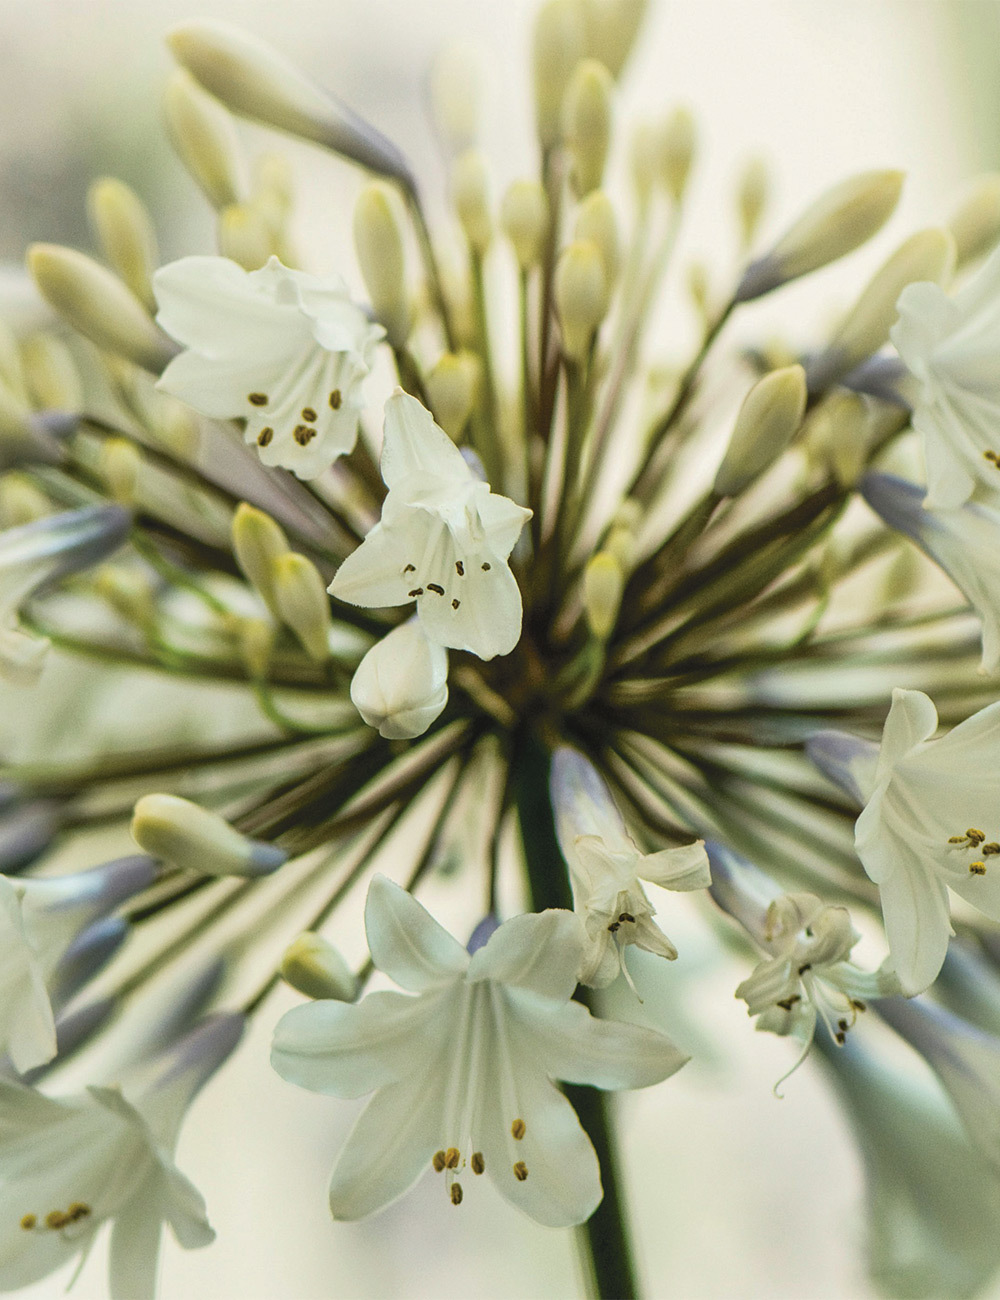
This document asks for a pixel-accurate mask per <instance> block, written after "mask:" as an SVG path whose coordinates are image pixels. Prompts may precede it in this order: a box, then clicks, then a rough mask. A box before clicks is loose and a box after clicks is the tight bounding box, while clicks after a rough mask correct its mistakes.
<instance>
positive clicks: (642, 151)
mask: <svg viewBox="0 0 1000 1300" xmlns="http://www.w3.org/2000/svg"><path fill="white" fill-rule="evenodd" d="M659 156H660V128H659V127H658V126H656V125H655V124H654V123H653V122H640V123H639V125H638V126H637V127H636V128H635V130H634V131H633V133H632V141H631V144H630V147H629V165H630V168H631V172H632V185H633V187H634V189H635V197H636V204H637V206H638V208H639V214H640V216H644V215H645V214H646V213H647V212H648V211H649V205H650V203H651V202H652V199H653V189H654V187H655V185H656V175H657V171H658V169H659Z"/></svg>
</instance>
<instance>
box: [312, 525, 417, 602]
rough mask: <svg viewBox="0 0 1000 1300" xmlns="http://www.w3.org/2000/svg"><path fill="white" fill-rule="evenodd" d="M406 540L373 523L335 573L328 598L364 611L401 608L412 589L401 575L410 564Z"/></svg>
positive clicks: (398, 533)
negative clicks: (359, 543)
mask: <svg viewBox="0 0 1000 1300" xmlns="http://www.w3.org/2000/svg"><path fill="white" fill-rule="evenodd" d="M406 541H407V539H406V537H405V536H404V535H402V534H401V533H400V531H399V530H396V529H391V530H390V529H388V528H387V527H386V526H385V524H376V525H375V527H374V528H373V529H372V530H371V532H370V533H369V534H368V536H367V537H366V538H365V540H364V541H363V542H362V543H361V545H360V546H359V547H358V548H357V550H356V551H352V552H351V554H350V555H349V556H348V557H347V559H346V560H345V561H344V562H343V564H342V565H341V566H340V568H339V569H338V570H337V573H336V576H335V577H334V579H333V581H332V582H331V583H330V586H329V591H330V593H331V595H334V596H336V597H337V598H338V599H339V600H345V601H347V602H348V604H350V605H360V606H361V607H362V608H364V609H373V608H376V607H382V606H386V605H405V604H406V603H407V602H408V601H410V600H412V599H413V597H412V596H410V595H409V592H410V590H412V587H411V586H410V585H409V579H408V577H407V575H406V574H405V573H404V572H403V570H404V568H405V567H406V565H407V564H412V563H413V560H412V559H408V558H407V551H408V549H409V548H408V547H407V545H406ZM413 549H414V550H416V547H414V548H413Z"/></svg>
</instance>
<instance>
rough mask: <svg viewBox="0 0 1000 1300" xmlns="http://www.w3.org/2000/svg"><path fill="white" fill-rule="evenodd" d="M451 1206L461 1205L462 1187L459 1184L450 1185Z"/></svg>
mask: <svg viewBox="0 0 1000 1300" xmlns="http://www.w3.org/2000/svg"><path fill="white" fill-rule="evenodd" d="M448 1194H449V1195H450V1196H451V1203H452V1205H461V1204H462V1187H461V1184H460V1183H452V1185H451V1187H450V1189H449V1193H448Z"/></svg>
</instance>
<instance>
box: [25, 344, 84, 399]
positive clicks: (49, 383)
mask: <svg viewBox="0 0 1000 1300" xmlns="http://www.w3.org/2000/svg"><path fill="white" fill-rule="evenodd" d="M21 356H22V357H23V359H24V377H25V379H26V381H27V384H28V391H29V393H30V395H31V399H32V401H33V402H34V404H35V406H37V407H38V408H39V409H40V410H43V411H79V410H80V409H81V408H82V406H83V385H82V384H81V383H80V372H79V371H78V370H77V368H76V362H75V361H74V360H73V357H72V354H71V353H70V350H69V348H68V347H67V346H66V344H65V343H64V342H63V341H62V339H58V338H56V337H55V335H53V334H33V335H32V336H31V337H30V338H27V339H25V340H24V343H22V345H21Z"/></svg>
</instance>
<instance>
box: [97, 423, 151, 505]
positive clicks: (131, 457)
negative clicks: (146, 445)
mask: <svg viewBox="0 0 1000 1300" xmlns="http://www.w3.org/2000/svg"><path fill="white" fill-rule="evenodd" d="M97 466H98V473H99V474H100V476H101V478H102V479H103V480H104V482H105V484H106V486H107V489H108V495H109V496H111V497H112V498H113V499H114V500H115V501H117V502H118V503H119V504H120V505H123V506H134V505H135V503H136V494H137V490H138V484H139V475H140V473H141V472H142V452H141V451H140V450H139V448H138V447H137V446H136V445H135V443H134V442H130V441H129V439H128V438H108V439H107V440H106V441H105V442H104V443H102V444H101V450H100V455H99V457H98V462H97Z"/></svg>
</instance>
